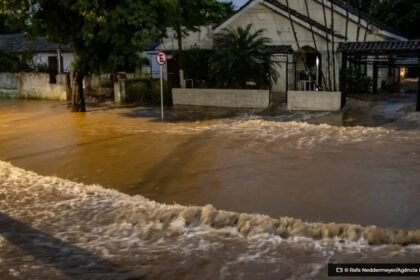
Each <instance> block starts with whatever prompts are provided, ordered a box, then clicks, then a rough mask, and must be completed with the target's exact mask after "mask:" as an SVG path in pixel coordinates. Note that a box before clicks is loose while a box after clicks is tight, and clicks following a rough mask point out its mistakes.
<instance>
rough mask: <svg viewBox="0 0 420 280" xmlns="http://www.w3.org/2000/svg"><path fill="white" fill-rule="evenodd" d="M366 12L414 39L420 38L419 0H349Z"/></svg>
mask: <svg viewBox="0 0 420 280" xmlns="http://www.w3.org/2000/svg"><path fill="white" fill-rule="evenodd" d="M349 3H350V4H351V5H352V6H353V7H356V8H360V10H361V11H362V12H364V13H367V14H371V15H372V16H374V17H375V18H377V19H379V20H381V21H383V22H384V23H386V24H388V25H389V26H391V27H394V28H395V29H397V30H399V31H401V32H402V33H403V34H405V35H406V36H408V37H409V38H412V39H420V29H419V28H418V23H419V21H420V2H419V1H418V0H363V1H362V0H349Z"/></svg>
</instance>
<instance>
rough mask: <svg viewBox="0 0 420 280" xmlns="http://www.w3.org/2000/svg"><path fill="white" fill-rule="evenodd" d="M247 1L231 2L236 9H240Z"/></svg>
mask: <svg viewBox="0 0 420 280" xmlns="http://www.w3.org/2000/svg"><path fill="white" fill-rule="evenodd" d="M246 1H247V0H233V1H232V2H233V4H235V6H236V7H238V8H240V7H241V6H242V5H243V4H245V2H246Z"/></svg>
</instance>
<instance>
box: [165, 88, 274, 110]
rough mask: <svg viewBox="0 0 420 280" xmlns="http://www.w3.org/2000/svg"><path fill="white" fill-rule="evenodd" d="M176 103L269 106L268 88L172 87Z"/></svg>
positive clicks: (248, 106)
mask: <svg viewBox="0 0 420 280" xmlns="http://www.w3.org/2000/svg"><path fill="white" fill-rule="evenodd" d="M172 100H173V104H174V105H194V106H209V107H229V108H267V107H268V105H269V103H270V94H269V92H268V90H249V89H246V90H244V89H185V88H182V89H180V88H174V89H172Z"/></svg>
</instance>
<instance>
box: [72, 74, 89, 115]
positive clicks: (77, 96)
mask: <svg viewBox="0 0 420 280" xmlns="http://www.w3.org/2000/svg"><path fill="white" fill-rule="evenodd" d="M84 77H85V74H84V73H82V72H76V73H75V74H74V76H73V98H72V100H73V102H72V103H73V104H72V105H73V106H72V112H86V106H85V97H84V94H83V79H84Z"/></svg>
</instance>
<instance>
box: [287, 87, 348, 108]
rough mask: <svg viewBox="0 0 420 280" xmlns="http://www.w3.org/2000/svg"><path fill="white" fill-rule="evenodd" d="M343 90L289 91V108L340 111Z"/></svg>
mask: <svg viewBox="0 0 420 280" xmlns="http://www.w3.org/2000/svg"><path fill="white" fill-rule="evenodd" d="M341 107H342V100H341V92H336V91H289V92H288V93H287V109H288V110H294V111H340V110H341Z"/></svg>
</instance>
